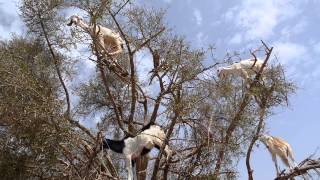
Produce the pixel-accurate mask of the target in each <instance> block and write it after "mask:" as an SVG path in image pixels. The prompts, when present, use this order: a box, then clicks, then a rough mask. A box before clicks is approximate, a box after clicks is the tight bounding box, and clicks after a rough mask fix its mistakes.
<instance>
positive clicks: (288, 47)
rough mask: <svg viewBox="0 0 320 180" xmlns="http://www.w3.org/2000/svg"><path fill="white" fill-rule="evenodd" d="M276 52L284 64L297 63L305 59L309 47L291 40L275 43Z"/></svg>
mask: <svg viewBox="0 0 320 180" xmlns="http://www.w3.org/2000/svg"><path fill="white" fill-rule="evenodd" d="M274 49H275V54H276V55H277V57H278V58H279V60H280V62H281V63H282V64H289V63H290V64H297V63H299V61H301V60H305V58H306V54H307V48H306V47H305V46H303V45H300V44H295V43H290V42H277V43H275V45H274Z"/></svg>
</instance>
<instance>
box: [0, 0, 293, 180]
mask: <svg viewBox="0 0 320 180" xmlns="http://www.w3.org/2000/svg"><path fill="white" fill-rule="evenodd" d="M20 10H21V16H22V18H23V20H24V22H25V23H26V25H27V28H28V32H29V35H28V36H27V37H13V38H12V40H10V41H8V42H3V43H2V46H1V49H0V53H1V56H0V61H1V64H0V74H1V76H0V78H1V81H0V83H1V84H0V91H1V95H0V98H1V99H0V113H1V114H0V126H1V129H0V130H1V131H0V135H1V137H3V138H1V141H2V142H3V143H1V147H0V150H1V151H2V152H3V153H1V154H3V155H1V156H0V158H1V163H0V171H1V172H5V174H6V177H8V179H10V178H30V179H33V178H39V179H43V178H52V177H55V178H58V179H59V178H69V179H119V178H123V177H126V171H125V170H124V161H123V159H122V158H123V157H121V155H118V154H114V153H112V152H107V151H104V150H102V149H101V148H102V146H101V144H102V139H103V138H104V137H105V136H108V138H113V139H121V138H124V137H125V136H134V135H136V134H137V133H139V130H140V129H141V128H142V127H143V126H144V125H146V124H147V123H149V122H153V123H156V124H158V125H160V126H161V127H162V128H163V129H164V130H165V132H166V139H165V144H168V145H169V146H170V147H171V148H172V149H173V150H174V155H173V156H172V157H171V159H170V160H169V161H166V160H165V158H164V157H163V156H164V155H163V149H164V147H160V150H159V151H152V152H151V153H149V155H148V156H143V157H140V158H139V159H138V160H137V167H136V171H137V174H138V179H154V180H155V179H159V178H162V179H191V178H195V179H196V178H199V179H219V178H227V179H235V178H236V177H237V169H236V165H237V163H238V162H239V157H244V154H245V153H247V165H248V173H249V174H250V173H251V175H252V168H251V167H250V161H249V160H250V153H251V151H252V148H253V147H254V144H255V142H256V140H257V138H258V136H259V134H260V133H261V132H263V131H264V126H263V124H264V121H265V119H266V117H268V116H269V115H271V114H272V111H273V109H274V108H275V107H277V106H279V105H287V102H288V95H289V94H290V93H292V92H294V89H295V87H294V85H293V84H292V83H291V82H288V81H287V80H286V79H285V75H284V73H283V67H282V66H281V65H279V64H278V63H277V61H273V60H276V58H275V57H274V56H273V54H272V48H270V47H268V46H267V45H266V44H265V43H264V42H262V44H261V47H257V50H255V51H252V52H251V53H248V54H249V55H247V56H250V57H251V58H253V59H255V58H256V57H257V56H259V57H261V58H262V59H263V60H264V65H263V66H262V68H261V69H260V70H259V71H258V72H256V73H255V74H254V75H253V76H252V77H251V78H250V79H243V78H241V77H236V76H230V77H229V78H227V79H226V80H220V79H219V78H217V75H216V69H217V67H218V66H223V65H227V64H228V63H230V62H232V61H234V60H236V59H237V58H238V56H235V55H232V56H231V55H227V56H226V58H224V59H220V60H216V58H214V51H213V49H212V48H210V47H209V48H202V49H197V48H195V47H193V46H192V44H190V43H189V42H188V41H187V40H186V39H185V38H184V37H183V36H180V35H178V34H175V32H173V30H171V29H170V27H168V25H167V24H166V22H165V14H166V13H165V11H163V10H159V9H155V8H147V7H144V6H141V5H139V4H138V3H136V2H134V1H130V0H126V1H123V0H115V1H111V0H94V1H76V0H64V1H63V0H43V1H36V0H23V1H21V6H20ZM68 11H72V12H73V11H77V12H78V13H79V14H82V16H83V18H84V20H85V21H86V22H87V23H88V24H89V25H92V27H94V28H95V27H97V25H102V26H106V27H108V28H110V29H112V30H114V31H116V32H119V34H120V35H121V37H122V38H123V39H124V41H125V45H124V51H123V53H122V54H120V55H118V56H116V57H111V56H109V55H108V53H104V54H101V51H98V49H99V43H98V42H97V41H96V37H94V36H90V35H89V34H88V33H86V32H84V31H82V30H81V29H80V28H77V27H72V28H69V27H68V26H66V24H67V23H68V19H67V18H66V17H65V14H64V13H66V12H68ZM75 44H77V45H78V46H80V47H82V48H81V51H79V49H80V48H78V49H74V48H73V47H74V45H75ZM75 51H79V53H81V59H80V60H79V59H78V58H76V57H74V56H71V55H72V52H75ZM115 59H116V60H117V64H116V66H115V65H114V64H112V62H115ZM271 60H272V61H271ZM78 61H88V62H89V61H90V62H91V63H92V62H93V63H94V64H95V71H94V72H93V73H92V75H91V76H92V77H89V80H88V81H83V82H77V83H70V82H71V81H73V82H74V81H75V80H76V79H74V78H75V77H74V76H73V75H74V73H76V69H75V68H74V64H77V62H78ZM123 72H127V75H124V73H123ZM86 75H87V74H82V76H86ZM92 119H98V123H96V124H94V123H95V122H97V121H93V120H92ZM81 120H85V121H86V122H87V123H86V124H88V123H90V127H95V128H93V129H89V128H88V126H87V125H85V124H84V123H81V122H82V121H81ZM110 154H112V156H110ZM12 166H14V167H15V168H11V169H10V168H9V167H12Z"/></svg>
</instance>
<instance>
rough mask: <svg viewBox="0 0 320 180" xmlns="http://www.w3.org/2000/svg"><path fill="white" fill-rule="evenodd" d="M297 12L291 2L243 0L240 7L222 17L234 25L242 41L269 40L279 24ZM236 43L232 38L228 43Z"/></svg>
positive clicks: (230, 10)
mask: <svg viewBox="0 0 320 180" xmlns="http://www.w3.org/2000/svg"><path fill="white" fill-rule="evenodd" d="M299 12H300V11H299V9H298V7H297V6H296V5H295V4H293V1H292V0H284V1H277V0H269V1H259V0H245V1H242V4H241V5H238V6H235V7H233V8H231V9H229V10H228V11H227V12H226V13H225V15H224V17H225V19H226V20H227V21H229V22H231V23H233V24H235V25H236V27H237V28H238V29H239V32H238V34H243V37H244V40H253V39H262V38H263V39H268V38H270V37H271V36H272V35H274V30H275V28H276V27H277V25H279V23H280V22H283V21H285V20H288V19H290V18H292V17H294V16H296V15H297V14H299ZM236 37H239V35H237V36H236ZM237 42H238V41H234V38H232V39H231V42H230V43H237Z"/></svg>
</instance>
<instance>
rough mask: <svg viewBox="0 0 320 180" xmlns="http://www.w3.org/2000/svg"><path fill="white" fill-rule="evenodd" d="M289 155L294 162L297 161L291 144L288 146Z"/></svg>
mask: <svg viewBox="0 0 320 180" xmlns="http://www.w3.org/2000/svg"><path fill="white" fill-rule="evenodd" d="M287 156H288V157H290V159H291V160H292V162H293V163H295V160H294V155H293V151H292V148H291V147H290V146H288V147H287Z"/></svg>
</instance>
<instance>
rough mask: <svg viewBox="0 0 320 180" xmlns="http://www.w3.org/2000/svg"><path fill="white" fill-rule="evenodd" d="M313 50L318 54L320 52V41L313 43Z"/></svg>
mask: <svg viewBox="0 0 320 180" xmlns="http://www.w3.org/2000/svg"><path fill="white" fill-rule="evenodd" d="M313 51H314V52H315V53H317V54H320V42H318V43H316V44H315V45H313Z"/></svg>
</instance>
